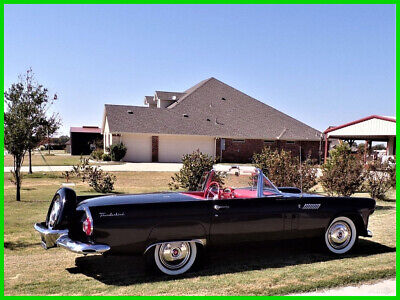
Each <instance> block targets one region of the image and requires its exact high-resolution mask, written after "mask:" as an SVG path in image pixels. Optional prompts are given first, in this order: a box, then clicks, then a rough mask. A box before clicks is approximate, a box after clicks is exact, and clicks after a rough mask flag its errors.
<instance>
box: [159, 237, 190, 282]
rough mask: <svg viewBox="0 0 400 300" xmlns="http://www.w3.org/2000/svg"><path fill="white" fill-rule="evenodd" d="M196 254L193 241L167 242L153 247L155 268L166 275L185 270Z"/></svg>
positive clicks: (181, 272)
mask: <svg viewBox="0 0 400 300" xmlns="http://www.w3.org/2000/svg"><path fill="white" fill-rule="evenodd" d="M196 256H197V246H196V243H195V242H167V243H163V244H158V245H156V246H155V249H154V262H155V264H156V266H157V268H158V269H159V270H160V271H161V272H163V273H164V274H167V275H180V274H183V273H185V272H187V271H188V270H189V269H190V268H191V267H192V266H193V264H194V262H195V260H196Z"/></svg>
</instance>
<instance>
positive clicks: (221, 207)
mask: <svg viewBox="0 0 400 300" xmlns="http://www.w3.org/2000/svg"><path fill="white" fill-rule="evenodd" d="M227 208H229V206H228V205H214V209H215V210H220V209H227Z"/></svg>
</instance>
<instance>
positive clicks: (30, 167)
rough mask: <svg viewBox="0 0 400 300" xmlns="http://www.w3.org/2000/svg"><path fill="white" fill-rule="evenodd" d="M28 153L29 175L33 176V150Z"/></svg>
mask: <svg viewBox="0 0 400 300" xmlns="http://www.w3.org/2000/svg"><path fill="white" fill-rule="evenodd" d="M28 153H29V171H28V173H29V174H32V173H33V172H32V150H31V149H29V150H28Z"/></svg>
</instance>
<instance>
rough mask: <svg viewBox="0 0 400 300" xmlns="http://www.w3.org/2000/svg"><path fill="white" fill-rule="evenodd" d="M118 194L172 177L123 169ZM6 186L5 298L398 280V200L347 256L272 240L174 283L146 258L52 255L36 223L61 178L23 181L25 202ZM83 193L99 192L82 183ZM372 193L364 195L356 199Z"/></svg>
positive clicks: (296, 288) (222, 291) (291, 288)
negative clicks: (150, 271) (147, 267)
mask: <svg viewBox="0 0 400 300" xmlns="http://www.w3.org/2000/svg"><path fill="white" fill-rule="evenodd" d="M115 174H116V175H117V184H116V190H117V192H122V193H127V192H131V193H138V192H150V191H162V190H168V186H167V184H168V182H169V180H170V176H171V175H172V173H169V172H120V173H115ZM8 176H9V174H5V182H4V188H5V191H4V194H5V200H4V214H5V220H4V225H5V227H4V230H5V233H4V240H5V244H4V247H5V249H4V251H5V256H4V293H5V295H21V294H23V295H26V294H28V295H49V294H56V295H58V294H61V295H281V294H288V293H294V292H296V293H297V292H301V291H311V290H314V289H316V288H325V287H333V286H339V285H346V284H352V283H357V282H364V281H369V280H374V279H380V278H387V277H394V276H395V275H396V265H395V261H396V259H395V258H396V252H395V251H396V248H395V247H396V228H395V217H396V202H395V193H394V191H392V192H391V193H390V195H389V197H390V201H379V202H378V205H377V210H376V212H375V213H374V214H373V215H372V216H371V219H370V226H369V228H370V229H371V230H372V231H373V233H374V237H373V238H372V239H363V238H361V239H360V245H359V248H357V249H356V250H355V251H354V252H353V253H352V254H348V255H346V256H344V257H342V258H337V257H333V256H331V255H329V254H327V253H325V252H322V251H321V249H320V248H319V247H316V246H314V245H312V244H310V243H293V242H285V243H271V244H267V245H261V246H252V247H248V248H246V249H245V251H243V246H240V247H235V248H232V249H220V250H216V251H213V252H211V253H207V256H206V257H207V259H206V260H205V262H204V263H203V265H202V266H200V267H199V269H198V270H196V271H195V272H191V273H189V274H187V275H185V276H183V277H179V278H173V279H170V278H168V277H165V276H154V275H146V274H145V273H144V264H143V259H142V257H140V256H139V257H130V256H117V257H111V256H86V257H84V256H81V255H76V254H73V253H70V252H67V251H65V250H63V249H60V248H55V249H50V250H48V251H44V250H43V249H42V248H41V247H40V243H39V236H38V234H37V233H35V231H34V229H33V227H32V226H33V223H35V222H37V221H43V220H44V219H45V216H46V213H47V209H48V206H49V203H50V200H51V198H52V195H53V194H54V192H55V191H56V189H57V188H58V187H59V186H60V184H61V183H62V182H64V179H63V178H62V176H61V174H60V173H51V174H47V175H43V174H41V173H36V174H34V175H33V176H29V177H28V176H27V177H25V178H24V180H23V190H22V199H23V201H21V202H20V203H17V202H16V201H15V200H14V197H15V188H14V186H13V185H12V184H11V183H10V182H9V181H8V180H7V178H8ZM75 188H76V190H77V191H78V193H79V194H93V191H91V190H90V189H89V187H88V186H87V185H86V184H83V183H77V185H76V187H75ZM360 195H362V196H365V195H364V194H358V195H356V196H360Z"/></svg>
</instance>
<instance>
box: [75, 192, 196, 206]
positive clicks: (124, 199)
mask: <svg viewBox="0 0 400 300" xmlns="http://www.w3.org/2000/svg"><path fill="white" fill-rule="evenodd" d="M177 201H196V199H195V198H193V197H190V196H188V195H185V194H183V193H179V192H175V193H174V192H164V193H149V194H128V195H108V196H101V197H94V198H89V199H86V200H84V201H82V202H80V203H79V204H78V207H79V206H82V205H86V206H89V207H94V206H107V205H128V204H145V203H157V202H177Z"/></svg>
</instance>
